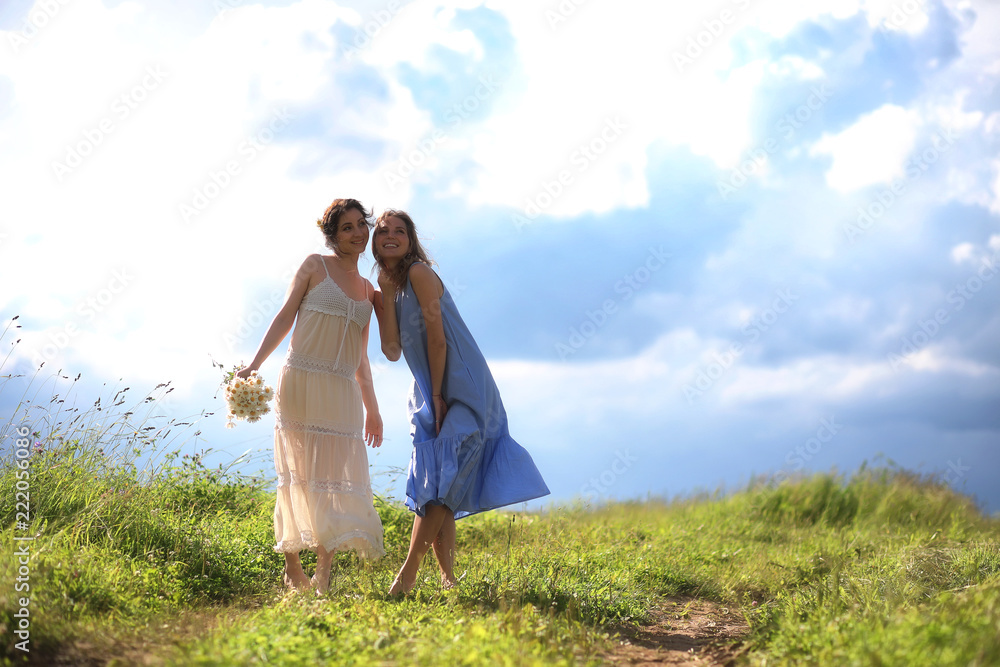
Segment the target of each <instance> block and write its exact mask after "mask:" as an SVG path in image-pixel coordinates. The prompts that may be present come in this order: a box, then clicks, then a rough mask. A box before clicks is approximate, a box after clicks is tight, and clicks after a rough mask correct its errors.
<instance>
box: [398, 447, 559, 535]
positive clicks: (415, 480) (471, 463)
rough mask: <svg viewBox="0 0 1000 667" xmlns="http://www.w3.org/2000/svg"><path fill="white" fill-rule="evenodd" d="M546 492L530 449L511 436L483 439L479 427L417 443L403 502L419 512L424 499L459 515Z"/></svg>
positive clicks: (540, 495)
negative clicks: (470, 430)
mask: <svg viewBox="0 0 1000 667" xmlns="http://www.w3.org/2000/svg"><path fill="white" fill-rule="evenodd" d="M548 494H549V489H548V487H547V486H546V484H545V482H544V481H543V480H542V476H541V474H540V473H539V472H538V469H537V468H536V467H535V464H534V461H532V460H531V456H530V455H529V454H528V452H527V451H526V450H525V449H524V448H523V447H521V445H519V444H518V443H517V442H516V441H515V440H514V439H513V438H511V437H510V436H509V435H504V436H500V437H498V438H491V439H489V440H486V441H485V442H484V441H483V439H482V437H481V436H480V432H479V431H475V432H473V433H471V434H462V435H456V436H448V437H443V438H442V437H439V438H436V439H434V440H428V441H425V442H420V443H415V444H414V447H413V454H412V456H411V458H410V470H409V474H408V476H407V480H406V496H407V497H406V500H405V504H406V506H407V507H408V508H409V509H410V510H411V511H413V512H415V513H416V514H418V515H420V516H423V515H424V511H425V509H426V506H427V505H428V504H440V505H445V506H447V507H448V508H449V509H450V510H452V511H453V512H454V514H455V518H456V519H461V518H462V517H466V516H469V515H472V514H476V513H478V512H485V511H487V510H492V509H497V508H498V507H505V506H507V505H514V504H517V503H521V502H526V501H528V500H534V499H535V498H540V497H542V496H546V495H548Z"/></svg>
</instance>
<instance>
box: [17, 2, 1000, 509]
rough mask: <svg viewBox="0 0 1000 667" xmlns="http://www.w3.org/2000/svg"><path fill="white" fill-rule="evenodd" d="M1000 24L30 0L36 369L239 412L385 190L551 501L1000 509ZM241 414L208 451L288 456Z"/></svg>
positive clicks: (29, 177)
mask: <svg viewBox="0 0 1000 667" xmlns="http://www.w3.org/2000/svg"><path fill="white" fill-rule="evenodd" d="M675 4H676V5H678V6H676V7H675V6H672V5H675ZM998 37H1000V5H998V4H997V3H996V2H986V1H980V2H967V1H953V0H947V1H945V2H941V1H938V0H935V1H931V0H926V1H923V2H918V1H917V0H896V1H895V2H890V1H884V2H883V1H880V0H861V1H857V0H818V1H815V2H807V3H803V2H792V1H791V0H773V1H767V0H763V1H761V2H750V1H749V0H734V1H726V2H708V3H670V4H668V3H662V4H660V3H655V4H654V3H649V2H638V1H635V2H616V3H611V2H607V1H602V0H589V1H587V2H583V1H581V0H577V1H576V2H571V1H570V0H564V1H563V2H557V1H556V0H552V1H551V2H548V3H546V2H541V3H539V2H527V1H525V2H517V3H510V2H498V1H488V2H472V1H469V2H450V3H441V2H436V1H434V0H415V1H413V2H408V3H407V2H400V1H397V0H390V1H389V2H382V1H379V2H329V1H326V0H300V1H298V2H293V1H291V0H283V1H275V2H263V3H261V2H250V1H249V0H247V1H241V0H218V1H217V2H215V3H209V2H201V1H199V2H193V1H192V2H181V3H176V2H167V1H166V0H138V1H119V0H103V1H102V0H45V1H38V2H32V0H5V1H4V2H3V4H2V6H0V183H2V184H3V185H2V186H0V187H2V188H3V195H2V197H0V285H2V286H3V287H2V290H0V308H2V317H3V318H4V320H5V321H6V320H9V319H10V318H11V317H13V316H15V315H19V316H20V318H19V320H18V323H19V324H21V325H22V328H21V329H20V330H19V331H18V332H17V334H16V335H18V336H20V337H21V339H22V341H21V343H20V344H19V345H17V346H16V347H15V348H13V350H14V351H13V355H12V356H11V358H10V359H8V361H7V362H6V364H5V366H4V368H3V372H4V373H9V372H19V373H27V374H29V375H30V374H31V373H32V372H33V370H34V369H35V368H36V367H37V366H38V364H40V363H41V362H43V361H45V362H46V367H45V369H44V370H43V373H42V374H41V375H40V376H39V379H36V383H40V382H42V381H44V378H45V377H48V376H49V373H50V369H56V368H62V369H65V372H66V373H68V374H70V375H76V374H77V373H83V378H82V379H81V381H80V382H79V383H78V385H77V387H76V389H74V392H76V393H77V394H78V396H79V399H78V400H80V401H81V404H82V403H83V402H85V399H87V398H90V397H92V396H93V395H97V394H99V393H100V392H101V391H106V390H107V387H120V386H124V385H128V386H131V387H132V388H133V389H132V391H133V393H136V392H145V391H149V390H151V389H152V388H153V387H154V386H155V385H156V384H157V383H159V382H165V381H167V380H169V381H171V383H172V386H174V387H176V390H175V391H174V392H173V393H172V394H170V396H169V397H167V398H166V399H164V400H163V401H161V402H160V403H159V404H158V409H159V410H161V411H162V412H163V413H164V414H169V415H174V416H186V415H191V414H196V413H198V412H199V411H200V410H203V409H205V410H213V409H214V410H218V411H219V413H221V412H222V410H221V407H222V406H221V400H220V399H215V398H213V396H214V394H215V390H216V387H217V384H218V380H219V376H218V373H217V371H216V370H215V369H213V368H212V365H211V361H210V356H211V357H212V358H215V359H218V360H220V361H222V362H224V363H227V364H234V363H237V362H239V361H241V360H242V361H249V360H250V359H251V358H252V356H253V353H254V351H255V350H256V347H257V344H258V343H259V341H260V338H261V337H262V335H263V333H264V331H265V329H266V327H267V324H268V323H269V322H270V319H271V317H273V315H274V313H275V312H276V311H277V309H278V307H279V305H280V303H281V300H282V298H283V295H284V291H285V289H286V287H287V284H288V281H289V278H290V275H291V274H290V271H292V270H294V268H295V267H296V266H298V264H299V263H300V262H301V261H302V259H303V258H304V257H305V256H306V255H307V254H309V253H311V252H316V251H322V249H323V246H322V239H321V238H320V235H319V233H318V231H317V230H316V228H315V224H314V223H315V220H316V218H317V217H319V216H320V215H321V213H322V211H323V209H324V208H325V207H326V206H327V204H328V203H329V202H330V201H331V200H332V199H334V198H336V197H356V198H359V199H361V201H363V202H364V203H365V204H367V205H370V206H372V207H374V208H375V209H376V210H380V209H382V208H386V207H396V208H404V209H406V210H408V211H409V212H410V213H411V214H412V216H413V218H414V219H415V221H416V223H417V225H418V228H419V230H420V232H421V235H422V237H423V238H424V239H425V242H426V245H427V247H428V249H429V250H430V252H431V254H432V255H433V257H434V258H435V260H436V261H437V262H438V269H439V273H440V274H441V276H442V277H443V278H444V280H445V281H446V284H448V285H449V286H450V289H451V291H452V293H453V295H454V296H455V298H456V301H457V302H458V304H459V307H460V309H461V311H462V313H463V316H464V317H465V319H466V321H467V323H468V324H469V326H470V328H471V329H472V331H473V333H474V334H475V335H476V337H477V340H478V341H479V343H480V346H481V347H482V349H483V351H484V352H485V354H486V356H487V358H488V359H489V361H490V364H491V368H492V369H493V371H494V375H495V376H496V378H497V381H498V384H499V385H500V388H501V392H502V394H503V395H504V398H505V402H506V406H507V409H508V413H509V416H510V421H511V430H512V434H513V435H514V436H515V438H517V439H518V440H519V441H520V442H521V443H522V444H523V445H525V446H526V447H527V448H528V449H529V451H530V452H531V453H532V454H533V456H534V457H535V459H536V461H537V463H538V465H539V468H540V469H541V470H542V472H543V474H544V475H545V477H546V479H547V480H548V482H549V485H550V487H551V488H552V491H553V496H552V498H551V500H555V501H557V502H564V501H569V500H571V499H572V498H574V497H583V498H589V499H593V500H604V499H610V498H634V497H646V496H647V495H659V496H674V495H675V494H686V493H691V492H694V491H697V490H700V489H708V490H714V489H717V488H719V487H723V488H727V489H733V488H738V487H739V486H740V485H741V484H745V483H746V482H747V480H748V479H749V478H750V477H751V475H760V474H776V475H778V476H779V477H782V476H784V475H788V474H793V473H796V472H798V471H809V470H824V471H825V470H831V469H834V468H836V469H837V470H840V471H843V472H850V471H853V470H856V469H857V468H858V466H859V465H860V464H861V463H862V462H863V461H869V462H872V461H884V460H886V459H889V460H891V461H894V462H895V463H897V464H898V465H900V466H903V467H906V468H910V469H914V470H918V471H921V472H925V473H932V472H936V473H938V474H940V475H942V476H943V477H944V478H945V479H947V480H948V481H949V482H951V483H953V484H954V485H955V486H956V488H960V489H963V490H965V491H967V492H969V493H972V494H975V495H976V497H977V498H978V499H979V500H980V502H981V503H982V505H983V506H985V507H987V508H988V509H989V510H990V511H1000V485H998V484H997V483H996V479H997V478H998V476H1000V277H998V273H1000V158H998V156H1000V85H998V84H1000V39H997V38H998ZM370 265H371V263H370V261H369V262H368V263H367V264H366V265H365V267H366V269H367V268H368V267H370ZM12 339H13V336H12V335H10V334H9V335H8V336H7V338H5V339H4V340H3V345H4V347H9V344H10V343H11V342H12ZM375 340H377V336H373V341H372V345H371V348H370V350H369V354H370V355H371V357H372V360H373V364H374V365H375V372H376V391H377V394H378V398H379V402H380V404H381V407H382V414H383V417H384V419H385V423H386V436H387V443H386V445H385V446H384V447H383V448H382V450H381V451H380V452H378V454H377V456H375V457H374V458H373V461H374V462H375V464H376V465H377V466H378V467H379V468H380V469H388V468H390V467H392V466H403V465H405V464H406V462H407V461H408V459H409V449H410V442H409V436H408V424H407V420H406V414H405V397H406V393H407V390H408V385H409V374H408V371H407V369H406V367H405V365H402V364H401V363H399V364H389V363H388V362H386V361H385V359H384V358H383V357H382V356H381V353H380V351H379V349H378V347H377V345H376V344H375ZM285 347H286V345H282V346H281V347H280V348H279V351H278V352H276V353H275V354H274V355H273V356H272V357H271V359H269V361H268V362H267V363H266V364H265V365H264V367H263V369H262V370H263V374H264V376H265V378H268V379H272V378H276V376H277V372H278V369H279V368H280V364H281V362H282V357H283V354H284V349H285ZM21 381H23V380H21ZM105 382H107V383H108V384H107V387H103V386H102V383H105ZM55 386H60V387H63V388H65V382H64V383H63V384H62V385H50V387H55ZM20 397H21V390H20V388H18V387H16V386H15V385H14V384H8V385H7V386H6V387H5V389H4V391H3V392H2V394H0V408H2V411H3V412H4V413H5V414H6V415H8V416H9V415H10V414H11V412H12V411H13V406H14V405H15V404H16V403H17V401H18V400H19V399H20ZM223 423H224V419H223V418H222V416H221V414H216V415H214V416H212V417H208V418H205V419H203V420H202V421H201V422H200V424H199V427H200V428H201V429H202V436H201V437H200V438H199V439H197V440H194V441H189V442H187V443H185V445H184V446H185V447H186V448H188V449H195V448H202V447H211V448H213V450H214V451H215V452H216V453H215V454H214V456H215V459H213V460H219V461H224V460H228V459H232V457H234V456H236V455H238V454H240V453H242V452H243V451H245V450H247V449H256V450H260V449H263V450H264V451H266V450H267V448H268V447H269V445H270V442H271V437H272V435H271V429H272V427H273V421H269V420H264V421H263V422H261V423H259V424H255V425H247V424H242V423H241V424H239V426H238V428H237V429H235V430H231V431H227V430H225V429H223V428H222V425H223ZM227 457H228V459H227ZM879 457H881V458H879ZM265 462H266V461H265ZM378 484H380V485H382V486H383V487H384V490H385V491H386V492H390V493H395V494H396V495H397V496H398V494H399V491H400V485H399V482H396V483H391V482H390V481H389V478H388V477H380V478H379V482H378Z"/></svg>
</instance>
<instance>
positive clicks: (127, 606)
mask: <svg viewBox="0 0 1000 667" xmlns="http://www.w3.org/2000/svg"><path fill="white" fill-rule="evenodd" d="M107 403H108V404H109V407H102V409H101V410H97V409H96V407H98V406H97V405H96V404H95V406H92V407H91V408H90V409H88V410H85V411H75V409H72V410H71V409H66V410H67V413H66V414H63V415H61V416H60V415H59V414H57V413H58V410H53V409H52V407H51V406H52V405H53V403H49V404H47V406H46V412H45V416H44V418H43V417H39V416H38V414H37V413H34V412H32V408H31V405H30V404H28V403H25V404H23V406H22V407H23V415H21V416H23V417H24V419H25V420H26V421H30V422H31V423H32V427H31V428H32V429H33V430H34V431H35V434H34V435H33V436H32V442H33V443H34V441H36V440H37V441H38V442H39V443H40V446H39V447H34V445H33V453H32V456H31V464H32V466H31V470H30V498H31V505H32V524H31V528H30V531H29V532H30V534H32V535H36V536H37V537H36V539H35V540H34V541H33V542H32V543H31V547H30V548H31V560H30V570H31V575H30V576H31V579H30V584H31V591H30V596H31V603H30V609H31V626H30V631H31V643H30V647H31V651H32V652H31V657H32V658H34V660H35V661H37V662H44V661H52V660H56V659H63V660H66V661H74V660H75V661H85V660H88V659H90V660H93V659H94V658H95V657H104V658H107V659H111V658H112V657H113V656H118V659H119V660H120V662H122V663H123V664H131V663H138V662H143V661H148V662H152V663H154V664H155V663H160V664H177V665H186V664H204V665H230V664H259V663H275V664H303V665H306V664H310V665H311V664H324V663H336V664H358V665H366V664H380V663H390V664H426V665H440V664H461V665H480V664H481V665H496V664H501V665H503V664H508V665H529V664H538V665H550V664H557V665H558V664H565V665H571V664H572V665H576V664H601V663H602V662H604V659H603V658H601V657H595V656H601V655H602V654H606V652H608V651H611V650H612V649H613V648H614V646H615V636H614V635H615V629H616V628H617V629H620V628H622V627H623V626H628V625H630V624H641V623H643V622H644V621H648V620H650V618H651V615H650V610H651V609H654V608H655V607H657V605H660V604H663V603H664V602H665V601H666V600H668V599H670V598H672V597H673V596H691V597H698V598H705V599H709V600H714V601H717V602H720V603H722V604H725V605H726V606H728V607H730V608H735V609H739V610H741V611H742V613H743V615H744V616H745V617H746V619H747V621H748V623H749V625H750V632H749V634H748V635H747V636H746V637H745V638H744V641H743V646H744V651H743V653H742V655H741V657H740V661H741V662H742V663H745V664H752V665H793V664H796V665H797V664H803V663H806V664H830V665H852V664H856V665H908V666H909V665H993V664H1000V547H998V544H1000V539H998V538H1000V521H998V520H997V519H995V518H988V517H984V516H983V515H982V514H981V513H980V512H978V511H977V509H976V508H975V506H974V504H973V503H972V502H971V501H970V500H969V499H968V498H966V497H964V496H962V495H960V494H957V493H955V492H954V491H952V490H951V489H949V488H948V487H947V485H945V484H943V483H942V482H940V481H939V480H936V479H934V478H932V477H926V476H918V475H915V474H912V473H909V472H906V471H903V470H899V469H895V468H892V467H888V468H886V467H883V468H877V469H866V468H862V469H861V470H859V471H856V472H855V473H854V474H853V475H851V476H850V478H849V479H845V478H842V477H839V476H836V475H831V474H821V475H816V476H813V477H809V478H804V479H798V480H790V481H786V482H784V483H782V484H781V485H777V486H776V485H768V484H757V485H752V486H751V487H749V488H747V489H745V490H742V491H740V492H737V493H733V494H731V495H727V496H712V497H709V496H705V497H699V498H693V499H687V500H677V501H674V502H665V501H662V502H661V501H650V502H644V503H618V504H612V505H608V506H602V507H597V508H588V507H584V506H579V505H577V506H561V507H552V508H550V509H549V510H547V511H545V512H542V513H527V512H509V511H497V512H489V513H486V514H482V515H477V516H474V517H470V518H468V519H463V520H462V521H460V522H459V526H458V528H459V529H458V548H459V557H458V563H457V572H458V573H459V574H463V580H462V583H461V585H460V586H459V587H457V588H456V589H454V590H443V589H442V588H441V586H440V583H439V581H438V576H437V573H436V565H435V563H434V561H433V557H432V556H428V558H427V560H426V561H425V563H424V567H423V569H422V570H421V575H420V579H419V580H418V585H417V588H416V589H415V590H416V593H415V594H414V595H412V596H411V597H409V598H407V599H405V600H401V601H400V600H392V599H388V598H387V597H386V595H385V591H386V590H387V589H388V587H389V584H390V582H391V580H392V577H393V575H394V574H395V571H396V569H397V568H398V567H399V565H400V564H401V562H402V559H403V557H404V555H405V549H406V544H407V541H408V535H409V529H410V524H411V516H410V514H409V513H408V512H407V511H406V510H405V509H404V508H402V507H401V506H400V505H399V504H396V503H389V502H385V501H384V500H382V499H377V503H376V504H377V509H378V512H379V515H380V516H381V518H382V521H383V524H384V526H385V540H386V547H387V551H388V554H387V556H386V557H385V558H383V559H381V560H378V561H375V562H362V561H358V560H357V559H356V558H355V557H354V556H353V555H351V554H342V555H340V556H338V558H337V561H336V568H335V572H334V577H333V581H332V585H331V590H330V592H329V593H328V594H327V595H326V596H324V597H322V598H319V599H317V598H316V597H315V596H313V595H311V594H309V595H297V594H285V593H284V591H283V590H282V589H281V588H280V587H279V581H280V578H281V571H282V559H281V557H280V555H279V554H276V553H275V552H274V551H273V550H272V545H273V533H272V525H271V512H272V510H273V506H274V498H273V494H272V493H271V492H270V491H269V483H268V480H266V479H265V478H263V477H244V476H242V475H238V474H234V473H232V472H231V471H230V470H227V469H225V468H221V469H220V468H209V467H206V465H205V463H204V461H205V459H204V457H203V456H202V455H190V454H189V455H187V456H178V455H174V454H170V453H168V452H172V451H176V450H173V449H170V448H169V447H167V446H165V442H166V441H165V440H164V438H167V437H169V436H168V435H166V434H168V433H169V432H170V429H169V428H167V426H177V423H174V424H164V425H162V426H160V427H158V428H155V429H154V428H148V423H147V422H148V418H147V417H144V418H143V419H144V420H146V421H143V419H140V420H137V418H136V414H139V411H137V410H136V409H134V408H133V409H132V410H126V409H125V407H124V404H123V400H122V398H121V394H116V398H115V399H113V400H110V401H107ZM146 403H147V401H145V399H144V400H143V401H140V402H139V404H138V405H140V406H141V405H145V404H146ZM119 406H121V407H119ZM14 423H15V424H17V423H20V422H14ZM0 435H3V436H4V437H5V438H8V439H10V438H11V437H12V436H13V432H12V430H11V428H10V427H8V430H7V431H5V432H4V433H2V434H0ZM4 451H6V452H10V448H9V447H5V449H4ZM154 452H159V453H160V455H159V458H158V459H156V462H155V463H151V462H149V456H150V455H151V454H152V453H154ZM140 461H146V463H145V464H144V465H141V466H140V464H139V462H140ZM0 465H2V468H0V493H2V494H3V497H4V498H8V499H13V497H14V493H15V490H16V481H17V480H16V477H15V475H16V472H17V468H16V467H15V465H13V462H12V461H11V460H9V457H8V460H5V461H2V462H0ZM0 511H2V522H0V549H2V550H3V553H4V554H8V555H6V556H4V557H2V558H0V578H2V579H3V580H4V581H7V582H12V581H14V579H15V577H16V576H17V563H16V561H15V559H14V557H12V556H11V555H10V554H13V553H14V550H15V548H16V545H15V540H14V537H15V536H17V535H23V534H24V532H23V531H19V530H16V528H15V506H14V503H13V502H9V501H8V502H5V503H4V504H3V506H2V509H0ZM304 560H305V562H306V564H307V570H308V569H309V565H310V561H311V560H312V559H311V558H308V557H307V558H305V559H304ZM21 595H23V594H21ZM19 608H20V606H19V604H18V594H15V592H14V591H13V590H12V587H11V586H9V585H5V586H3V587H2V588H0V625H2V626H4V632H3V633H2V634H0V637H2V640H3V643H2V646H0V661H2V662H3V663H4V664H20V663H21V662H22V661H24V660H25V658H26V656H25V654H24V653H23V652H21V651H19V650H17V649H15V648H14V642H15V641H16V637H14V636H13V635H12V632H10V630H11V629H13V628H16V627H17V625H16V621H17V619H16V618H15V617H14V614H15V612H17V610H18V609H19Z"/></svg>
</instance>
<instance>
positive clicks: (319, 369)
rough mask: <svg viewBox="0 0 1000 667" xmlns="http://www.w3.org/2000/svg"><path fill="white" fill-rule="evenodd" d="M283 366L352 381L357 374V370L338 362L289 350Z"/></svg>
mask: <svg viewBox="0 0 1000 667" xmlns="http://www.w3.org/2000/svg"><path fill="white" fill-rule="evenodd" d="M285 365H286V366H289V367H291V368H297V369H298V370H300V371H308V372H314V373H330V374H332V375H339V376H340V377H345V378H351V379H354V375H355V373H356V372H357V368H350V367H348V366H346V365H345V364H342V363H340V362H337V361H331V360H330V359H323V358H321V357H312V356H309V355H308V354H302V353H301V352H292V351H291V350H289V351H288V354H287V355H286V356H285Z"/></svg>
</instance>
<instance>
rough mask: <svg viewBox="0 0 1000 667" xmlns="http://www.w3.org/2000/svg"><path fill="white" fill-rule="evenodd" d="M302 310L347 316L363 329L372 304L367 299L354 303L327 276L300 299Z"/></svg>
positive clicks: (370, 314)
mask: <svg viewBox="0 0 1000 667" xmlns="http://www.w3.org/2000/svg"><path fill="white" fill-rule="evenodd" d="M301 307H302V308H303V309H304V310H314V311H316V312H318V313H325V314H327V315H336V316H339V317H344V316H345V315H346V316H347V319H348V320H350V321H352V322H354V323H356V324H357V325H358V326H360V327H362V328H364V326H365V325H366V324H368V320H369V319H371V316H372V303H371V301H368V300H367V299H365V300H363V301H355V300H354V299H352V298H351V297H349V296H347V293H346V292H344V290H343V288H342V287H341V286H340V285H338V284H337V281H336V280H334V279H333V278H330V277H329V276H327V277H326V278H325V279H324V280H323V281H322V282H320V283H319V284H318V285H316V286H315V287H313V288H312V289H311V290H309V292H308V293H306V295H305V297H304V298H303V299H302V304H301Z"/></svg>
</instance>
